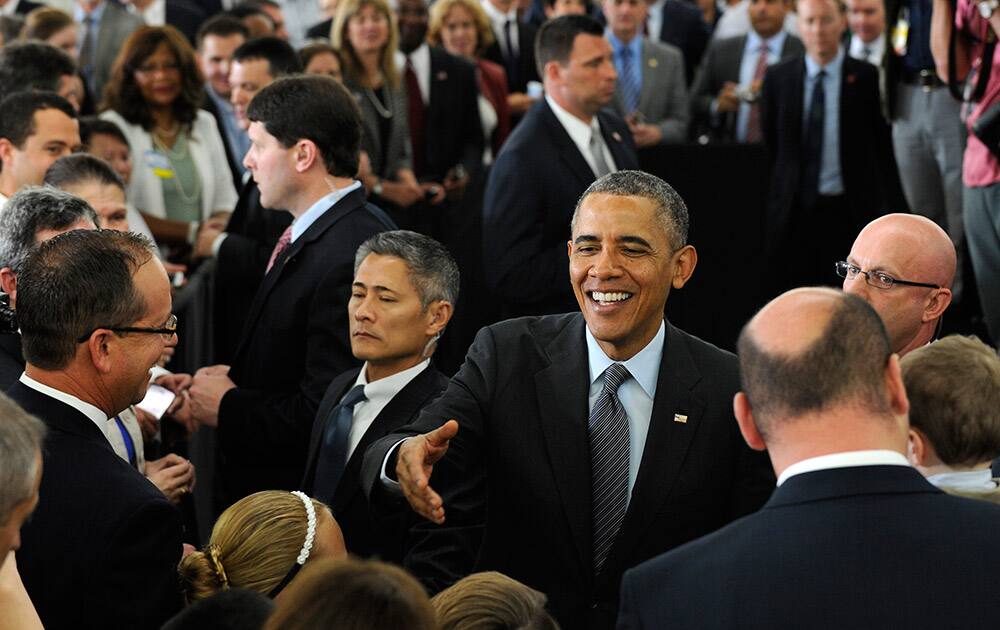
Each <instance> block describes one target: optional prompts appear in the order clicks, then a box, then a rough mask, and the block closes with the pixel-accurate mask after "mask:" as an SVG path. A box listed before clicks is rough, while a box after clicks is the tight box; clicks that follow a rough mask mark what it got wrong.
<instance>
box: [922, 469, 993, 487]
mask: <svg viewBox="0 0 1000 630" xmlns="http://www.w3.org/2000/svg"><path fill="white" fill-rule="evenodd" d="M927 481H929V482H931V483H932V484H934V485H935V486H937V487H938V488H941V489H942V490H944V489H948V490H963V491H964V490H971V491H973V492H990V491H993V490H996V489H997V484H996V482H995V481H993V471H991V470H990V469H989V468H985V469H983V470H966V471H962V472H946V473H940V474H937V475H931V476H930V477H928V478H927Z"/></svg>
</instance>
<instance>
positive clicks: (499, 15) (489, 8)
mask: <svg viewBox="0 0 1000 630" xmlns="http://www.w3.org/2000/svg"><path fill="white" fill-rule="evenodd" d="M482 5H483V10H485V11H486V15H488V16H489V18H490V21H491V22H506V21H507V20H514V21H515V22H516V21H517V8H516V7H511V9H510V11H508V12H506V13H504V12H502V11H501V10H500V9H498V8H496V7H495V6H493V3H492V2H490V0H482Z"/></svg>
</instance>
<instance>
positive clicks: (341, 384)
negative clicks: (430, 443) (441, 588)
mask: <svg viewBox="0 0 1000 630" xmlns="http://www.w3.org/2000/svg"><path fill="white" fill-rule="evenodd" d="M359 372H360V368H355V369H351V370H348V371H347V372H344V373H343V374H341V375H340V376H338V377H337V378H335V379H333V381H332V382H331V383H330V387H328V388H327V390H326V394H325V395H324V396H323V401H322V402H321V403H320V405H319V412H318V413H317V414H316V421H315V422H314V423H313V429H312V436H311V437H310V438H309V458H308V460H307V461H306V473H305V476H303V478H302V491H303V492H305V493H306V494H308V495H309V496H315V495H314V494H313V481H314V477H315V475H316V461H317V458H318V457H319V446H320V440H321V439H322V437H323V433H324V431H326V424H327V420H328V419H329V416H330V411H331V410H332V409H333V408H334V407H336V406H337V404H338V403H339V402H340V399H341V398H343V397H344V395H345V394H346V393H347V391H348V390H349V389H351V387H353V386H354V382H355V381H356V380H357V378H358V373H359ZM447 385H448V379H447V378H445V376H444V375H443V374H441V373H440V372H438V371H437V368H435V367H434V366H433V365H430V366H428V367H427V368H426V369H424V370H423V371H421V372H420V373H419V374H417V375H416V376H415V377H413V380H412V381H410V382H409V383H407V384H406V386H405V387H404V388H403V389H401V390H399V393H397V394H396V395H395V396H393V398H392V400H390V401H389V404H388V405H386V406H385V408H384V409H382V412H381V413H379V415H378V416H377V417H376V418H375V421H374V422H372V425H371V426H370V427H368V430H367V431H365V435H364V437H362V438H361V442H360V443H358V446H357V448H355V449H354V452H353V453H352V454H351V458H350V459H349V460H348V462H347V468H346V469H345V471H344V476H343V477H342V478H341V480H340V483H339V484H337V490H336V491H335V492H334V495H333V497H332V500H331V497H320V496H316V498H317V499H319V500H320V501H323V502H325V503H327V505H329V506H330V510H331V511H332V512H333V516H334V517H335V518H336V519H337V523H338V524H339V525H340V529H341V531H343V533H344V540H345V541H347V549H348V550H349V551H350V552H351V553H352V554H354V555H356V556H361V557H370V556H378V557H380V558H382V559H383V560H388V561H391V562H395V563H402V561H403V549H404V542H405V540H406V530H407V525H408V520H407V519H408V513H409V512H410V509H409V507H408V506H407V505H406V504H405V502H397V503H396V504H395V505H390V506H389V507H393V508H395V509H391V510H386V509H382V510H379V511H378V513H373V512H372V511H370V510H369V509H368V498H367V497H366V496H365V494H364V493H363V492H362V490H361V480H360V475H361V462H362V460H363V459H364V456H365V450H366V449H367V448H368V446H369V445H371V444H372V443H373V442H374V441H375V440H377V439H379V438H382V437H385V436H386V435H388V434H390V433H392V432H393V431H396V430H397V429H399V428H400V427H402V426H404V425H407V424H410V423H412V422H413V421H415V420H416V419H417V416H418V415H419V414H420V411H421V410H422V409H423V408H424V407H426V406H427V405H428V404H429V403H430V402H431V401H433V400H434V399H435V398H437V397H438V396H440V395H441V392H443V391H444V388H445V387H446V386H447Z"/></svg>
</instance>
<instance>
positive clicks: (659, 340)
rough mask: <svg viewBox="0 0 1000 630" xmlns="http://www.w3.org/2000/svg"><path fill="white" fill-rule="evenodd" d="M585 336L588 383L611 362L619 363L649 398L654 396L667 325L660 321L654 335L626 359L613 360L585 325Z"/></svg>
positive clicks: (599, 375) (592, 382) (598, 375)
mask: <svg viewBox="0 0 1000 630" xmlns="http://www.w3.org/2000/svg"><path fill="white" fill-rule="evenodd" d="M585 328H586V337H587V360H588V362H589V364H590V384H591V385H593V384H594V381H596V380H597V379H599V378H601V375H602V374H604V371H605V370H606V369H608V367H609V366H610V365H611V364H612V363H621V364H622V365H624V366H625V369H627V370H628V373H629V374H631V375H632V378H634V379H635V380H636V381H637V382H638V383H639V386H640V387H642V391H644V392H646V395H648V396H649V397H650V398H651V399H655V398H656V381H657V380H658V379H659V376H660V362H661V361H662V359H663V344H664V341H665V340H666V338H667V327H666V325H665V324H664V323H663V322H662V321H661V322H660V329H659V330H658V331H656V335H654V336H653V338H652V339H651V340H650V342H649V343H647V344H646V347H644V348H643V349H642V350H640V351H639V352H637V353H636V354H635V356H633V357H632V358H631V359H628V360H626V361H615V360H613V359H611V358H610V357H609V356H608V355H607V354H605V352H604V350H602V349H601V346H600V345H599V344H598V343H597V339H596V338H595V337H594V334H593V333H592V332H590V327H589V326H586V327H585Z"/></svg>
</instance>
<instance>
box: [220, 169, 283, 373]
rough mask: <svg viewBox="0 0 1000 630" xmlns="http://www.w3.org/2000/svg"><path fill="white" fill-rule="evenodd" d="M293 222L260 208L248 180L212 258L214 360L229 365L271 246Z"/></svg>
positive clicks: (256, 192) (254, 188)
mask: <svg viewBox="0 0 1000 630" xmlns="http://www.w3.org/2000/svg"><path fill="white" fill-rule="evenodd" d="M291 223H292V215H291V214H289V213H288V212H287V211H286V210H268V209H267V208H265V207H263V206H261V205H260V189H259V188H257V182H255V181H254V180H253V178H252V177H251V178H250V179H248V180H247V182H246V184H244V185H243V188H242V190H241V191H240V198H239V201H238V202H237V203H236V208H235V209H234V210H233V214H232V215H231V216H230V217H229V224H228V225H227V226H226V234H227V235H228V236H226V239H225V240H224V241H222V246H221V247H220V248H219V254H218V255H217V256H216V257H215V296H216V297H215V329H216V330H215V351H216V361H218V362H222V363H227V362H229V361H232V359H233V357H234V356H235V355H236V348H237V346H238V345H239V343H240V339H242V338H243V328H244V326H245V324H246V318H247V313H249V312H250V305H251V304H252V303H253V298H254V295H256V294H257V288H258V287H259V286H260V283H261V281H263V280H264V270H265V269H267V262H268V261H269V260H270V259H271V252H272V251H274V246H275V245H276V244H277V243H278V239H279V238H281V234H282V232H284V231H285V228H287V227H288V226H289V225H291Z"/></svg>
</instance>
